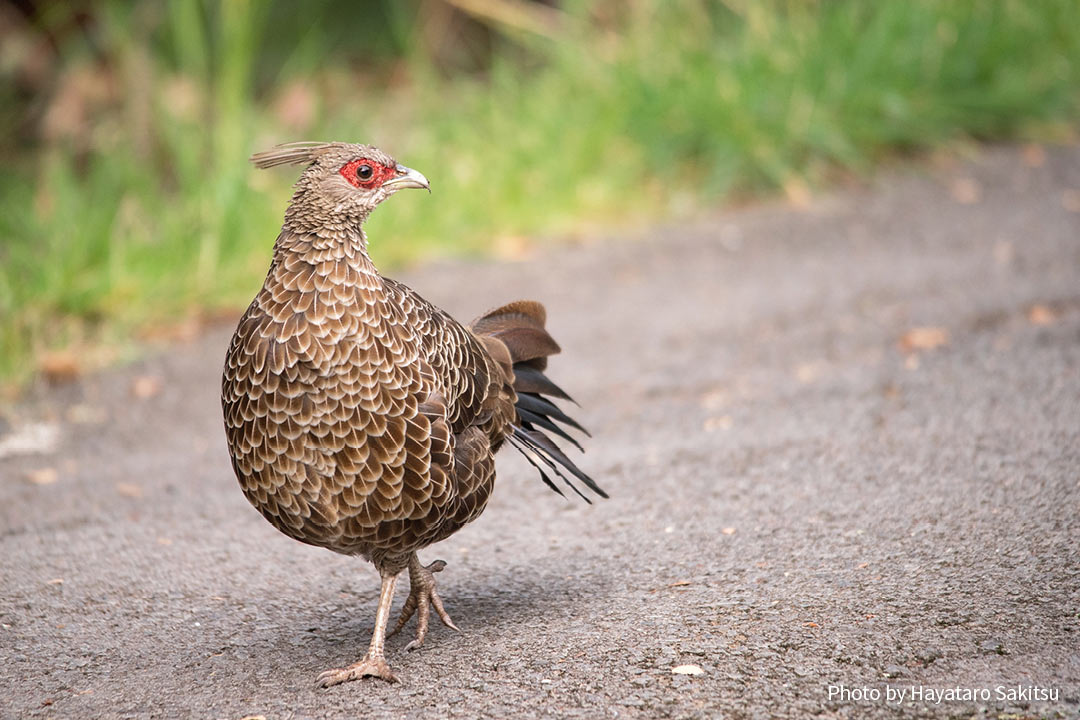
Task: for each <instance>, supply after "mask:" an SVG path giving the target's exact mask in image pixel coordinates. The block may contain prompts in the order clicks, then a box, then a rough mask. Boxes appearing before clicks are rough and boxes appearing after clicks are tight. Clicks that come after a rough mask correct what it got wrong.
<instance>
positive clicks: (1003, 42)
mask: <svg viewBox="0 0 1080 720" xmlns="http://www.w3.org/2000/svg"><path fill="white" fill-rule="evenodd" d="M492 4H493V5H499V4H500V3H499V2H498V0H492ZM56 7H57V6H48V8H49V10H48V12H46V11H44V10H42V12H40V13H39V16H38V17H36V18H35V19H34V20H33V21H28V22H26V23H24V25H23V26H22V28H21V30H20V31H19V33H20V34H19V35H17V36H16V39H19V40H20V41H21V44H20V43H15V44H14V45H12V44H10V43H9V44H7V47H8V48H9V50H8V52H7V53H6V54H0V72H3V73H4V74H5V76H6V77H4V78H3V80H4V87H3V91H2V94H0V100H2V101H3V104H4V106H5V107H6V108H7V110H5V111H3V113H2V114H0V123H2V125H0V131H3V133H2V134H3V136H4V138H7V139H6V140H3V141H0V150H2V152H3V155H4V158H5V161H4V163H3V167H2V169H0V233H2V235H0V237H2V244H0V380H4V379H6V380H7V381H21V380H25V379H26V378H27V377H29V376H30V375H31V374H32V372H33V370H34V368H35V360H34V359H35V358H36V357H40V355H41V354H42V353H43V352H45V351H47V350H49V349H52V348H57V347H65V346H75V347H83V346H87V345H91V346H98V347H100V346H101V345H102V344H111V343H116V342H118V341H120V340H121V339H122V338H125V337H129V336H130V335H131V333H133V332H135V331H137V330H138V329H139V328H146V327H148V326H152V325H155V324H160V323H168V322H171V321H174V320H176V319H178V318H181V317H189V316H191V315H192V314H204V313H208V312H209V313H213V312H215V311H217V310H219V309H226V308H228V309H232V308H239V307H242V306H243V305H245V304H246V302H247V301H248V300H249V299H250V298H251V296H252V295H253V294H254V292H255V290H256V288H257V287H258V285H259V283H260V281H261V278H262V276H263V274H264V273H265V271H266V267H267V265H268V262H269V251H270V247H271V244H272V243H273V240H274V238H275V236H276V234H277V229H278V226H279V224H280V219H281V216H282V213H283V211H284V206H285V203H286V202H287V200H288V196H289V185H290V184H291V182H292V181H293V180H294V179H295V175H296V173H295V172H293V171H291V170H279V171H271V172H259V171H255V170H253V169H252V168H251V167H250V166H249V165H248V163H247V161H246V158H247V156H248V155H249V154H250V153H251V152H252V151H255V150H260V149H264V148H265V147H267V146H269V145H272V144H274V143H276V142H283V141H289V140H298V139H336V140H349V141H360V142H370V143H373V144H377V145H379V146H380V147H382V148H383V149H385V150H387V151H389V152H390V153H391V154H394V155H395V156H396V157H397V158H398V159H399V160H400V161H402V162H404V163H406V164H408V165H410V166H412V167H415V168H417V169H419V170H421V171H422V172H423V173H425V174H426V175H427V176H428V178H429V179H430V180H431V182H432V189H433V193H434V194H433V195H432V196H431V197H430V198H428V197H421V196H410V197H407V198H398V199H395V200H394V201H393V202H390V203H388V204H387V206H386V207H384V208H380V210H379V211H378V212H377V213H376V214H375V216H374V217H373V218H372V221H371V225H370V228H369V231H370V232H369V234H370V236H371V239H372V254H373V256H374V258H375V260H376V262H377V263H379V264H380V265H382V266H384V267H388V266H389V267H393V266H395V265H398V264H400V263H402V262H405V261H408V260H411V259H413V258H417V257H421V256H427V255H431V254H434V253H461V252H481V251H484V250H486V249H489V248H491V247H492V244H493V243H495V242H497V241H498V239H499V238H507V237H510V238H512V237H515V236H519V235H525V234H538V233H539V234H544V235H559V234H567V233H574V232H578V231H579V228H581V227H582V225H583V223H589V224H590V225H595V224H597V223H627V222H632V221H638V220H647V219H650V218H655V217H658V216H661V215H671V214H673V213H682V212H687V211H691V210H693V209H694V208H695V207H704V206H709V205H713V204H715V203H717V202H719V201H722V200H723V199H724V198H725V197H729V196H730V195H731V194H733V193H747V192H757V191H771V190H776V189H782V188H788V189H790V188H792V187H795V188H798V187H802V186H804V185H807V184H808V185H810V186H813V185H815V184H818V183H820V182H822V181H823V180H824V179H827V177H828V175H829V174H830V173H831V172H834V171H836V170H837V169H843V170H853V171H855V172H864V171H866V170H868V169H870V168H871V167H872V166H873V164H874V163H875V161H877V160H878V159H880V158H881V157H883V156H886V155H888V154H891V153H896V152H898V151H899V152H905V151H910V150H920V149H926V148H933V147H935V146H939V145H941V144H943V143H949V142H952V141H955V140H957V139H963V138H975V139H1002V138H1009V137H1013V136H1016V135H1018V134H1022V133H1031V132H1042V133H1048V132H1049V133H1054V132H1058V133H1061V132H1066V133H1067V132H1071V131H1072V128H1074V127H1075V121H1076V119H1077V110H1078V102H1080V91H1078V88H1080V3H1077V2H1075V0H1040V1H1039V2H1031V1H1030V0H952V1H950V2H940V1H938V0H907V1H904V2H866V1H865V0H828V1H821V2H810V1H805V2H795V1H792V2H779V1H769V0H765V1H762V2H755V1H753V0H745V1H740V2H736V1H735V0H729V1H728V2H715V1H710V0H687V1H686V2H664V1H663V0H636V1H634V2H629V1H628V2H616V1H615V0H608V1H607V2H596V3H586V2H565V3H563V4H562V5H561V6H560V7H559V8H558V9H557V10H556V9H551V12H550V13H549V15H548V17H549V18H554V19H555V20H556V23H555V24H553V25H550V26H545V28H544V29H542V30H539V31H538V30H536V28H533V29H529V28H527V27H524V26H523V27H517V28H515V27H513V26H512V24H511V26H507V25H505V24H498V23H492V24H490V26H488V25H485V24H484V22H476V21H463V20H462V18H460V17H458V18H456V20H455V22H454V23H449V22H448V21H449V20H454V19H455V16H454V15H453V14H452V13H451V11H450V10H449V8H448V6H444V5H442V4H441V3H439V2H437V1H436V0H427V2H397V1H395V0H384V1H383V2H370V3H353V2H343V1H337V2H329V3H322V4H320V3H290V2H285V1H284V0H282V1H279V2H262V1H260V0H229V1H228V2H222V3H220V4H215V3H210V2H205V1H203V2H197V1H194V0H192V1H190V2H171V3H158V2H153V1H147V2H113V3H105V4H103V5H94V6H93V7H94V10H93V14H92V16H91V17H90V18H89V20H87V18H85V17H82V16H80V18H81V19H79V22H78V23H76V22H74V20H73V18H74V17H75V15H74V11H72V12H71V13H69V14H65V13H64V12H63V11H62V10H57V9H56ZM84 12H85V11H84ZM444 26H445V27H444ZM65 27H66V28H68V30H67V31H65V32H61V31H59V30H57V28H65ZM72 27H75V28H76V30H71V29H70V28H72ZM440 27H444V29H442V30H440ZM45 36H48V37H50V39H51V41H52V44H53V45H54V51H53V52H52V54H51V55H50V56H49V60H48V62H47V63H45V70H40V68H39V70H38V71H37V77H38V80H37V84H36V85H35V84H34V82H32V81H31V80H27V79H26V78H25V77H22V76H20V75H19V73H21V72H24V71H25V67H26V65H27V63H26V62H23V63H22V64H20V56H18V53H17V52H16V50H18V48H22V49H24V50H26V48H31V49H30V50H26V53H28V55H27V57H31V59H32V57H33V54H32V49H33V47H35V45H34V43H35V39H39V38H41V37H45ZM8 39H10V38H8ZM5 42H6V41H5ZM12 47H14V48H16V50H11V49H10V48H12ZM13 57H14V58H15V59H14V60H13V59H12V58H13ZM21 59H22V60H25V57H22V58H21ZM38 65H41V63H38ZM31 66H32V63H31ZM20 68H22V69H20ZM24 74H25V73H24ZM42 78H43V79H42ZM28 88H29V89H28ZM103 341H107V342H104V343H103Z"/></svg>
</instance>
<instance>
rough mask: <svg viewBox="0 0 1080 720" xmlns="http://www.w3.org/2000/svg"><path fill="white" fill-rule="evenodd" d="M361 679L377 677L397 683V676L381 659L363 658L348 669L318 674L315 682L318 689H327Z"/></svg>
mask: <svg viewBox="0 0 1080 720" xmlns="http://www.w3.org/2000/svg"><path fill="white" fill-rule="evenodd" d="M362 677H377V678H380V679H382V680H386V681H387V682H398V678H397V676H396V675H394V673H393V672H392V671H391V670H390V664H389V663H388V662H386V660H384V659H383V658H364V659H363V660H361V661H360V662H357V663H353V664H352V665H350V666H349V667H345V668H334V669H332V670H327V671H326V672H323V673H320V674H319V677H318V678H316V680H315V682H316V684H318V685H319V687H324V688H328V687H331V686H333V685H340V684H341V683H344V682H349V681H350V680H358V679H359V678H362Z"/></svg>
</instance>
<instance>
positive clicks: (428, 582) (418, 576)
mask: <svg viewBox="0 0 1080 720" xmlns="http://www.w3.org/2000/svg"><path fill="white" fill-rule="evenodd" d="M445 567H446V563H445V562H444V561H442V560H436V561H435V562H433V563H431V564H430V565H428V566H427V567H424V566H422V565H420V563H419V562H416V563H415V565H410V566H409V585H410V587H409V599H408V600H406V601H405V606H404V607H402V608H401V617H399V618H398V621H397V625H395V626H394V629H393V630H391V631H390V633H389V634H388V635H387V637H390V636H391V635H394V634H395V633H397V632H398V631H399V630H401V628H403V627H405V623H407V622H408V621H409V618H411V617H412V616H413V614H416V637H415V639H413V641H412V642H410V643H409V644H408V645H406V646H405V650H407V651H411V650H415V649H417V648H418V647H420V646H421V645H423V644H424V638H425V637H426V636H427V630H428V618H429V617H430V616H431V608H432V607H433V606H434V608H435V612H436V613H438V615H439V619H440V620H442V623H443V625H445V626H446V627H448V628H451V629H453V630H458V631H459V632H460V628H458V626H457V625H455V624H454V621H453V620H451V619H450V616H449V615H448V614H447V612H446V608H444V607H443V604H442V598H440V597H439V593H438V591H437V590H436V589H435V575H434V573H437V572H441V571H442V569H443V568H445Z"/></svg>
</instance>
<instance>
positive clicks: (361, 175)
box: [356, 164, 375, 182]
mask: <svg viewBox="0 0 1080 720" xmlns="http://www.w3.org/2000/svg"><path fill="white" fill-rule="evenodd" d="M373 175H375V170H374V169H373V168H372V167H371V166H370V165H367V164H364V165H361V166H359V167H358V168H356V178H357V179H358V180H360V181H362V182H367V181H368V180H370V179H371V178H372V176H373Z"/></svg>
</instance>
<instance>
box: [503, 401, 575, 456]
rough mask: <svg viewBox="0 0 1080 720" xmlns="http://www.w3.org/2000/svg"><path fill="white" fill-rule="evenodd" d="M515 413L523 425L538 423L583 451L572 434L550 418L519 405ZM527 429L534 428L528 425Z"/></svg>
mask: <svg viewBox="0 0 1080 720" xmlns="http://www.w3.org/2000/svg"><path fill="white" fill-rule="evenodd" d="M517 413H518V418H520V420H521V422H522V424H523V425H526V424H527V425H538V426H540V427H542V428H543V429H545V430H550V431H551V432H553V433H555V434H556V435H558V436H559V437H561V438H562V439H564V440H567V441H569V442H570V443H572V444H573V445H574V447H576V448H577V449H578V450H580V451H581V452H585V448H583V447H581V443H579V442H578V441H577V440H575V439H574V436H573V435H571V434H570V433H568V432H566V431H565V430H563V429H562V428H561V427H559V426H558V425H556V424H555V423H553V422H551V420H549V419H548V418H546V417H544V416H543V415H537V414H536V413H534V412H530V411H528V410H526V409H524V408H522V407H519V408H518V409H517ZM529 429H530V430H531V429H534V428H531V427H530V428H529Z"/></svg>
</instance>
